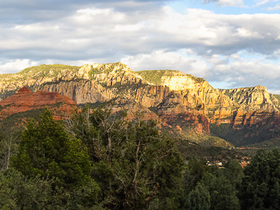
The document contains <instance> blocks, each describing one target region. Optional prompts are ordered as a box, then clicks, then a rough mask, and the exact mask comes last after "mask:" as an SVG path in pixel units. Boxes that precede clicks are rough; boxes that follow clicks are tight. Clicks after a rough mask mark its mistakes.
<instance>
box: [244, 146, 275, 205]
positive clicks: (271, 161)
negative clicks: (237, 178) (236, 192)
mask: <svg viewBox="0 0 280 210" xmlns="http://www.w3.org/2000/svg"><path fill="white" fill-rule="evenodd" d="M244 174H245V177H244V178H243V180H242V186H241V189H240V200H241V204H242V209H280V187H279V183H280V151H279V149H274V150H272V151H270V152H265V151H264V150H261V151H258V153H257V154H256V155H255V156H254V158H253V159H252V161H251V164H249V165H248V166H247V167H246V168H245V170H244Z"/></svg>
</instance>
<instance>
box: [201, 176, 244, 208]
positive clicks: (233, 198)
mask: <svg viewBox="0 0 280 210" xmlns="http://www.w3.org/2000/svg"><path fill="white" fill-rule="evenodd" d="M201 183H202V184H203V185H204V186H205V187H206V188H207V189H208V191H209V193H210V196H211V197H210V200H211V208H210V209H213V210H227V209H228V210H238V209H240V205H239V200H238V197H237V190H236V189H235V187H234V186H233V185H232V184H231V183H230V181H229V180H228V179H227V178H226V177H225V176H224V175H214V174H211V173H209V172H206V173H205V174H204V176H203V178H202V180H201Z"/></svg>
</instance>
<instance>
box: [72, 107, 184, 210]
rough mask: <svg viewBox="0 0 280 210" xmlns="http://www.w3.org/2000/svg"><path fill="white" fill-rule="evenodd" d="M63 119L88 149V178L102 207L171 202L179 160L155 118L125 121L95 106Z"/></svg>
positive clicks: (163, 204)
mask: <svg viewBox="0 0 280 210" xmlns="http://www.w3.org/2000/svg"><path fill="white" fill-rule="evenodd" d="M76 120H78V122H79V123H75V121H76ZM67 124H68V125H69V126H68V128H67V130H68V131H69V132H70V133H71V134H72V135H74V137H79V138H81V139H82V140H83V142H84V144H85V145H87V146H88V147H89V151H91V159H92V160H93V161H95V162H94V170H93V172H92V177H93V178H94V179H95V180H96V181H97V183H98V184H99V186H100V187H101V190H102V193H101V194H100V199H101V200H102V205H103V206H104V207H107V208H110V209H131V208H134V209H135V208H136V209H139V208H144V207H148V206H153V207H156V208H160V207H161V208H162V207H164V206H167V205H168V206H172V205H175V204H174V202H175V197H176V196H175V194H174V192H175V191H176V190H175V189H176V186H178V184H179V180H180V177H181V171H182V168H183V162H182V160H181V158H180V155H179V153H178V152H177V149H176V145H175V143H174V141H173V140H171V139H169V138H167V137H165V136H164V135H160V134H159V130H158V127H157V126H156V122H155V121H140V120H136V121H134V122H130V121H127V120H124V119H123V118H122V117H121V116H116V115H115V116H114V115H112V114H111V110H110V109H107V108H104V107H100V108H97V109H93V110H90V109H88V108H87V109H85V110H83V111H82V112H81V113H76V116H74V117H73V118H72V122H71V121H70V122H68V123H67ZM173 207H174V206H173Z"/></svg>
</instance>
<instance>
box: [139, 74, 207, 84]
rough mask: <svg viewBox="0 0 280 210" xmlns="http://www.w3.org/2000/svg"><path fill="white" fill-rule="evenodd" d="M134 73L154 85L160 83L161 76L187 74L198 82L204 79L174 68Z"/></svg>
mask: <svg viewBox="0 0 280 210" xmlns="http://www.w3.org/2000/svg"><path fill="white" fill-rule="evenodd" d="M136 73H137V74H139V75H140V76H142V77H143V79H145V80H147V81H148V82H150V83H152V84H154V85H161V78H162V77H163V76H189V77H190V78H192V79H193V80H195V81H196V82H199V83H200V82H203V81H205V80H204V79H202V78H198V77H194V76H192V75H190V74H184V73H182V72H180V71H176V70H144V71H137V72H136Z"/></svg>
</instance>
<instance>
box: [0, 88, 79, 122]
mask: <svg viewBox="0 0 280 210" xmlns="http://www.w3.org/2000/svg"><path fill="white" fill-rule="evenodd" d="M0 107H1V108H0V119H3V118H6V117H8V116H10V115H13V114H16V113H20V112H26V111H30V110H36V109H43V108H45V107H48V108H49V109H50V110H52V111H53V112H54V115H55V117H56V119H61V118H64V117H69V116H70V115H71V113H72V111H73V109H75V108H76V107H77V106H76V103H75V102H74V101H73V100H71V99H70V98H68V97H66V96H63V95H61V94H59V93H57V92H42V91H37V92H35V93H33V92H31V90H30V89H28V88H26V87H23V88H21V89H20V90H19V91H18V94H15V95H12V96H10V97H8V98H6V99H4V100H2V101H0Z"/></svg>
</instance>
